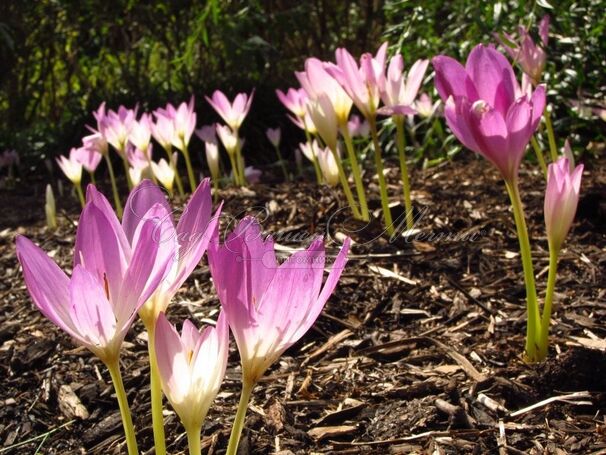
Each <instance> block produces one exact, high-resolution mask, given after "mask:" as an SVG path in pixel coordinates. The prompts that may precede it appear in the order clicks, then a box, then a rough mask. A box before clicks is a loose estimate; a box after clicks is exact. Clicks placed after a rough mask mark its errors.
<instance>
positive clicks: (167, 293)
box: [122, 152, 221, 318]
mask: <svg viewBox="0 0 606 455" xmlns="http://www.w3.org/2000/svg"><path fill="white" fill-rule="evenodd" d="M175 153H176V152H175ZM156 205H161V206H162V207H163V208H164V211H165V216H164V217H162V218H159V217H156V218H155V219H154V220H155V222H156V224H157V225H158V229H159V232H168V233H172V234H173V235H174V237H172V238H168V237H165V238H164V237H162V238H157V240H159V241H163V242H169V241H175V242H178V248H177V251H176V254H175V261H174V263H173V264H172V266H173V268H172V271H171V273H170V275H169V276H167V277H166V278H165V279H164V280H163V281H162V283H161V284H160V285H159V286H158V288H157V290H156V292H155V293H154V295H153V296H152V297H151V298H150V299H149V300H150V301H149V302H148V303H146V304H145V306H144V307H143V308H142V309H141V314H142V316H145V314H144V312H147V315H149V316H150V317H154V318H155V317H157V316H158V314H159V313H160V312H161V311H165V310H166V307H167V306H168V303H169V302H170V300H171V299H172V297H173V296H174V295H175V294H176V293H177V291H178V290H179V288H180V287H181V286H182V285H183V283H184V282H185V280H186V279H187V278H188V277H189V275H190V274H191V272H192V271H193V270H194V269H195V268H196V266H197V265H198V264H199V262H200V260H201V258H202V256H203V255H204V253H205V252H206V248H207V247H208V243H209V241H210V239H211V237H212V234H213V232H214V231H215V228H216V226H217V223H218V220H219V215H220V213H221V206H219V208H218V209H217V211H216V212H215V213H214V214H213V213H212V199H211V194H210V182H209V179H204V180H203V181H202V182H201V183H200V184H199V185H198V188H197V189H196V191H195V192H194V194H193V195H192V196H191V198H190V199H189V201H188V202H187V205H186V206H185V208H184V209H183V214H182V215H181V218H180V219H179V222H178V223H177V225H176V227H175V223H174V220H173V215H172V212H173V210H172V209H171V208H170V205H169V204H168V201H167V200H166V197H165V195H164V193H163V192H162V190H161V189H160V188H159V187H158V186H157V185H156V184H154V183H153V182H151V181H150V180H143V181H142V182H141V183H140V184H139V185H138V186H136V187H135V188H133V189H132V191H131V192H130V194H129V196H128V199H127V201H126V205H125V206H124V217H123V218H122V226H123V228H124V232H125V234H126V238H127V240H128V241H129V242H131V243H132V242H133V239H134V238H135V237H136V235H137V232H138V231H139V230H140V229H141V227H140V225H142V224H143V223H145V222H147V221H149V214H150V213H151V212H150V210H151V209H152V207H154V206H156Z"/></svg>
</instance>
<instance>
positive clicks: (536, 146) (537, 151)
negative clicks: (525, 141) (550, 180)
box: [530, 136, 547, 178]
mask: <svg viewBox="0 0 606 455" xmlns="http://www.w3.org/2000/svg"><path fill="white" fill-rule="evenodd" d="M530 143H531V144H532V148H533V149H534V153H535V154H536V155H537V161H538V162H539V166H541V170H542V171H543V175H544V176H545V178H547V165H546V164H545V157H544V156H543V151H542V150H541V146H540V145H539V143H538V142H537V139H536V138H535V137H534V136H532V137H531V138H530Z"/></svg>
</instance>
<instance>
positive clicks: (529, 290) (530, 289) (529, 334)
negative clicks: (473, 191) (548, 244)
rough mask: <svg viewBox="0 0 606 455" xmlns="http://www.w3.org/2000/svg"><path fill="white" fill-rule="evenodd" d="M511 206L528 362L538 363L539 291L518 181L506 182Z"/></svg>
mask: <svg viewBox="0 0 606 455" xmlns="http://www.w3.org/2000/svg"><path fill="white" fill-rule="evenodd" d="M505 186H506V187H507V192H508V193H509V198H510V199H511V205H512V207H513V217H514V220H515V223H516V229H517V233H518V241H519V242H520V255H521V257H522V268H523V269H524V283H525V284H526V310H527V319H528V321H527V325H526V347H525V350H526V360H527V361H529V362H536V361H537V359H538V357H537V341H538V336H539V331H540V326H539V319H540V313H539V305H538V302H537V291H536V287H535V284H534V267H533V265H532V254H531V250H530V240H529V238H528V229H527V227H526V220H525V218H524V208H523V207H522V201H521V199H520V191H519V188H518V182H517V179H514V180H513V181H511V182H508V181H505Z"/></svg>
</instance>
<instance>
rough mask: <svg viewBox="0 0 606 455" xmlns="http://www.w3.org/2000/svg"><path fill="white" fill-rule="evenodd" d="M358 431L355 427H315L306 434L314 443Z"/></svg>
mask: <svg viewBox="0 0 606 455" xmlns="http://www.w3.org/2000/svg"><path fill="white" fill-rule="evenodd" d="M357 430H358V427H357V426H355V425H339V426H335V427H316V428H312V429H311V430H309V431H308V432H307V434H308V435H309V436H310V437H312V438H313V439H315V440H316V441H319V440H322V439H326V438H334V437H339V436H344V435H347V434H351V433H354V432H356V431H357Z"/></svg>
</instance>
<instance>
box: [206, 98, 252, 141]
mask: <svg viewBox="0 0 606 455" xmlns="http://www.w3.org/2000/svg"><path fill="white" fill-rule="evenodd" d="M254 94H255V92H254V90H253V92H252V93H251V94H250V95H247V94H246V93H238V94H237V95H236V97H235V98H234V102H233V103H230V102H229V100H228V99H227V97H226V96H225V94H224V93H223V92H222V91H220V90H215V92H214V93H213V95H212V98H209V97H208V96H207V97H206V101H208V103H209V104H210V105H211V106H212V107H213V109H214V110H215V111H217V114H219V115H220V116H221V117H222V118H223V120H224V121H225V123H227V125H228V126H229V127H230V128H231V129H232V130H233V131H238V129H240V126H241V125H242V122H244V119H245V118H246V116H247V115H248V111H249V110H250V105H251V103H252V100H253V96H254Z"/></svg>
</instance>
